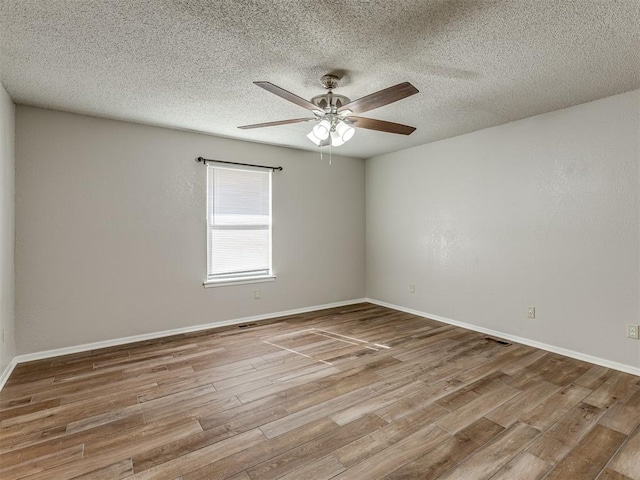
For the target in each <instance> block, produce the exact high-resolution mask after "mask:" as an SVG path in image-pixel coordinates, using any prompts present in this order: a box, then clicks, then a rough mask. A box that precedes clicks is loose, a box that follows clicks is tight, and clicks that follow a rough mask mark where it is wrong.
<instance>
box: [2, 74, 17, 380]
mask: <svg viewBox="0 0 640 480" xmlns="http://www.w3.org/2000/svg"><path fill="white" fill-rule="evenodd" d="M14 119H15V107H14V105H13V102H12V101H11V98H10V97H9V95H8V94H7V92H6V91H5V90H4V88H3V87H2V85H0V188H1V189H2V190H1V192H0V375H2V373H3V372H4V371H5V369H6V368H7V366H8V365H9V363H10V362H11V360H13V357H14V356H15V354H16V350H15V340H14V339H15V323H14V289H15V277H14V255H13V252H14V239H15V228H14V225H15V224H14V192H15V189H14V186H15V184H14V179H15V169H14V167H15V160H14V132H15V129H14V126H15V125H14V123H15V120H14ZM3 332H4V333H3Z"/></svg>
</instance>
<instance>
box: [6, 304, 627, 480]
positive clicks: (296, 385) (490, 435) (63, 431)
mask: <svg viewBox="0 0 640 480" xmlns="http://www.w3.org/2000/svg"><path fill="white" fill-rule="evenodd" d="M639 423H640V378H639V377H635V376H632V375H628V374H625V373H621V372H618V371H614V370H610V369H607V368H604V367H600V366H595V365H591V364H588V363H584V362H581V361H577V360H574V359H570V358H566V357H562V356H560V355H556V354H553V353H548V352H544V351H541V350H537V349H535V348H531V347H527V346H523V345H516V344H509V343H506V342H501V341H497V339H490V338H489V339H488V338H486V336H484V335H481V334H478V333H475V332H470V331H467V330H463V329H461V328H456V327H452V326H448V325H444V324H442V323H438V322H435V321H432V320H427V319H424V318H420V317H416V316H413V315H409V314H405V313H401V312H397V311H394V310H390V309H386V308H382V307H378V306H375V305H370V304H359V305H353V306H349V307H342V308H336V309H331V310H323V311H319V312H313V313H309V314H304V315H296V316H290V317H283V318H280V319H277V320H274V321H270V322H267V323H260V324H258V325H248V326H245V327H229V328H224V329H218V330H209V331H207V332H201V333H197V334H187V335H178V336H174V337H167V338H163V339H160V340H153V341H147V342H141V343H136V344H130V345H125V346H120V347H114V348H107V349H103V350H98V351H94V352H87V353H81V354H76V355H69V356H66V357H59V358H55V359H49V360H43V361H38V362H32V363H28V364H21V365H19V366H18V367H17V368H16V370H15V371H14V372H13V374H12V375H11V377H10V379H9V381H8V383H7V385H6V386H5V388H4V390H3V391H2V392H1V393H0V432H1V440H0V478H3V479H12V478H28V479H41V478H46V479H56V480H57V479H68V478H83V479H84V478H91V479H100V478H104V479H120V478H129V477H131V478H136V479H151V478H153V479H162V478H166V479H172V480H173V479H177V478H181V479H183V480H195V479H222V478H230V479H233V480H255V479H276V478H284V479H288V480H293V479H295V480H304V479H310V480H311V479H313V480H322V479H329V478H334V479H357V480H367V479H389V480H391V479H393V480H399V479H412V478H419V479H436V478H438V479H447V480H451V479H464V480H471V479H489V478H491V479H511V480H513V479H518V480H521V479H541V478H546V479H568V480H575V479H587V478H599V479H609V480H612V479H616V480H619V479H629V478H631V479H635V480H640V426H639Z"/></svg>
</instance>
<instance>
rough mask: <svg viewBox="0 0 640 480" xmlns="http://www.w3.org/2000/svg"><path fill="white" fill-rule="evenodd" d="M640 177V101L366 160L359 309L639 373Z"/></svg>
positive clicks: (597, 106)
mask: <svg viewBox="0 0 640 480" xmlns="http://www.w3.org/2000/svg"><path fill="white" fill-rule="evenodd" d="M639 164H640V90H637V91H633V92H629V93H625V94H621V95H617V96H613V97H609V98H606V99H602V100H598V101H595V102H591V103H587V104H583V105H579V106H575V107H571V108H567V109H564V110H559V111H556V112H552V113H547V114H544V115H539V116H536V117H532V118H528V119H525V120H521V121H518V122H514V123H509V124H506V125H502V126H499V127H494V128H490V129H486V130H482V131H478V132H475V133H471V134H468V135H464V136H460V137H456V138H452V139H448V140H443V141H439V142H435V143H431V144H427V145H422V146H419V147H415V148H411V149H407V150H404V151H400V152H396V153H392V154H388V155H384V156H380V157H376V158H373V159H369V160H367V168H366V172H367V180H366V185H367V186H366V191H367V236H366V238H367V243H366V248H367V296H368V297H370V298H373V299H377V300H379V301H382V302H388V303H391V304H395V305H399V306H402V307H405V308H410V309H414V310H417V311H420V312H425V313H429V314H433V315H438V316H441V317H445V318H448V319H452V320H456V321H460V322H466V323H471V324H475V325H477V326H480V327H484V328H487V329H493V330H496V331H499V332H503V333H507V334H511V335H515V336H519V337H524V338H527V339H530V340H534V341H538V342H543V343H546V344H549V345H553V346H556V347H561V348H566V349H570V350H573V351H575V352H579V353H584V354H588V355H592V356H596V357H600V358H602V359H606V360H610V361H614V362H619V363H622V364H625V365H628V366H631V367H635V368H637V367H640V341H638V340H631V339H628V338H626V324H627V323H636V324H637V323H640V305H639V301H640V295H639V293H640V270H639V266H640V238H639V234H638V230H639V224H640V222H639V218H640V217H639V191H640V171H639ZM410 284H415V293H410V292H409V285H410ZM527 306H535V308H536V318H535V320H529V319H527V310H526V308H527Z"/></svg>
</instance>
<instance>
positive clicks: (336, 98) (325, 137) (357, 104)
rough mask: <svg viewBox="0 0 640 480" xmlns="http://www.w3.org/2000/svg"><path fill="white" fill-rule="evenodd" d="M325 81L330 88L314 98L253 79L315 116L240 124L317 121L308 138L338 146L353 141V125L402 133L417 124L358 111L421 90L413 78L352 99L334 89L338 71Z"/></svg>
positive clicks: (247, 126) (254, 125) (325, 86)
mask: <svg viewBox="0 0 640 480" xmlns="http://www.w3.org/2000/svg"><path fill="white" fill-rule="evenodd" d="M320 80H321V82H322V85H323V86H324V88H326V89H327V92H326V93H324V94H322V95H316V96H315V97H313V98H312V99H311V100H310V101H308V100H305V99H304V98H302V97H299V96H297V95H294V94H293V93H291V92H288V91H287V90H285V89H283V88H280V87H278V86H277V85H274V84H273V83H270V82H253V83H254V84H256V85H258V86H259V87H262V88H264V89H265V90H267V91H268V92H271V93H274V94H276V95H278V96H279V97H282V98H284V99H285V100H289V101H290V102H293V103H295V104H296V105H299V106H301V107H303V108H306V109H307V110H311V112H313V115H314V116H313V117H306V118H292V119H290V120H279V121H277V122H267V123H255V124H253V125H242V126H240V127H238V128H242V129H249V128H262V127H272V126H275V125H286V124H289V123H301V122H311V121H314V122H316V125H315V126H314V127H313V130H312V131H311V132H310V133H309V134H308V135H307V138H309V140H311V141H312V142H313V143H315V144H316V145H317V146H319V147H322V146H325V145H331V146H334V147H338V146H340V145H342V144H343V143H345V142H347V141H349V140H350V139H351V137H353V134H354V132H355V130H354V128H353V127H358V128H367V129H369V130H378V131H380V132H388V133H397V134H400V135H410V134H411V133H413V131H414V130H415V127H410V126H408V125H401V124H399V123H393V122H386V121H384V120H375V119H373V118H365V117H357V116H355V115H354V114H357V113H363V112H368V111H369V110H373V109H374V108H379V107H383V106H385V105H389V104H390V103H393V102H397V101H398V100H402V99H403V98H406V97H409V96H411V95H414V94H416V93H418V89H417V88H416V87H414V86H413V85H411V84H410V83H409V82H404V83H399V84H398V85H394V86H393V87H389V88H385V89H384V90H380V91H378V92H375V93H372V94H370V95H367V96H366V97H362V98H359V99H357V100H353V101H351V100H350V99H349V98H347V97H345V96H344V95H337V94H334V93H333V89H334V88H336V87H337V86H338V82H339V80H340V79H339V78H338V77H337V76H335V75H330V74H328V75H324V76H323V77H322V78H321V79H320Z"/></svg>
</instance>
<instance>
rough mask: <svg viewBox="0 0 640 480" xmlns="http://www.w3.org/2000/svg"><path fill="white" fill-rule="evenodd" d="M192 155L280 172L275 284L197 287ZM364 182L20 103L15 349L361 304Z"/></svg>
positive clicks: (171, 133) (347, 174) (325, 168)
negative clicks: (358, 301) (350, 302)
mask: <svg viewBox="0 0 640 480" xmlns="http://www.w3.org/2000/svg"><path fill="white" fill-rule="evenodd" d="M198 156H204V157H206V158H216V159H221V160H229V161H238V162H248V163H258V164H266V165H281V166H283V167H284V171H282V172H276V173H274V177H273V185H274V198H273V215H274V267H275V271H276V274H277V275H278V278H277V280H276V281H275V282H271V283H260V284H253V285H239V286H228V287H218V288H209V289H204V288H203V287H202V281H203V279H204V277H205V272H206V264H205V259H206V258H205V257H206V243H205V237H206V233H205V232H206V230H205V208H206V207H205V183H206V182H205V180H206V179H205V177H206V175H205V168H204V166H203V165H202V164H199V163H196V162H195V160H194V159H195V158H196V157H198ZM364 178H365V175H364V161H363V160H360V159H352V158H344V157H343V158H341V157H337V156H334V157H333V165H332V166H329V165H328V159H327V157H326V156H325V159H324V160H323V161H321V160H320V156H319V154H315V153H311V152H302V151H299V150H293V149H287V148H281V147H275V146H266V145H260V144H256V143H247V142H242V141H237V140H231V139H226V138H220V137H213V136H207V135H200V134H195V133H188V132H183V131H177V130H168V129H163V128H156V127H150V126H143V125H136V124H131V123H125V122H117V121H111V120H104V119H98V118H93V117H87V116H81V115H73V114H67V113H61V112H55V111H50V110H43V109H38V108H32V107H25V106H18V107H17V114H16V324H17V327H18V334H17V340H18V342H17V343H18V353H20V354H27V353H31V352H37V351H43V350H47V349H54V348H61V347H66V346H75V345H80V344H83V343H87V342H95V341H102V340H109V339H114V338H121V337H125V336H130V335H137V334H144V333H150V332H157V331H162V330H166V329H174V328H180V327H187V326H191V325H198V324H205V323H210V322H218V321H224V320H229V319H233V318H240V317H246V316H252V315H259V314H266V313H271V312H279V311H285V310H289V309H296V308H304V307H310V306H315V305H323V304H327V303H331V302H339V301H346V300H350V299H356V298H362V297H363V296H364V275H365V267H364V248H363V245H364V232H365V228H364V221H365V207H364V199H365V195H364ZM256 288H258V289H260V291H261V294H262V299H260V300H254V299H253V290H254V289H256Z"/></svg>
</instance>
